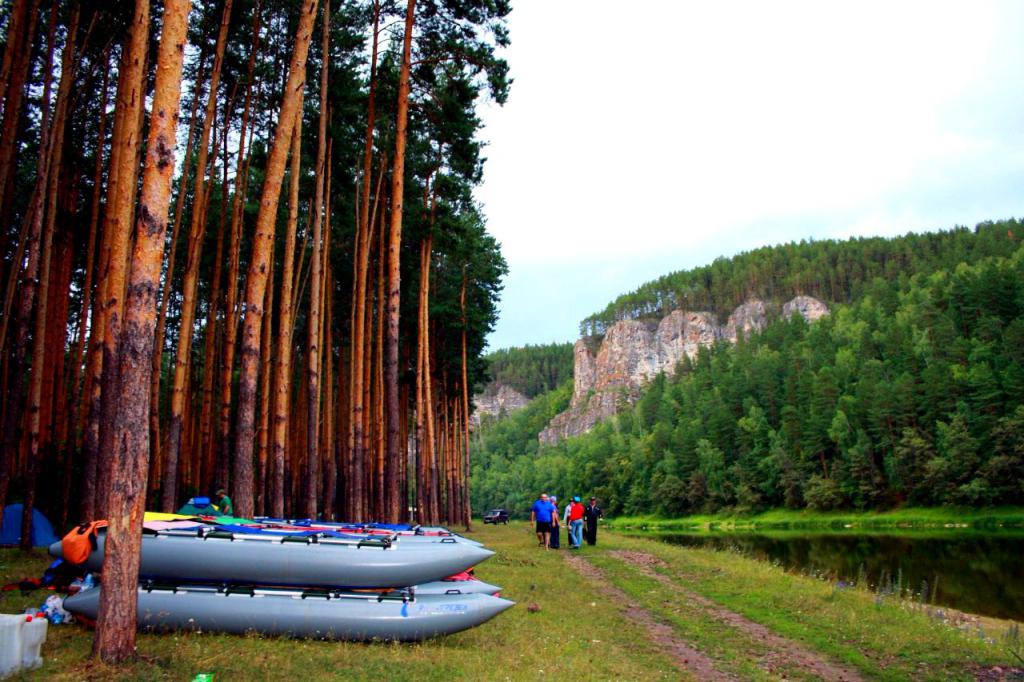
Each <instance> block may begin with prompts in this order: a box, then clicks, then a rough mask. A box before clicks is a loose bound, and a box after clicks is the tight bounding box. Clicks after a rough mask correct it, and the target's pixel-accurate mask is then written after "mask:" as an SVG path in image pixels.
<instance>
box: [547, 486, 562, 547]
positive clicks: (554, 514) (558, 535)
mask: <svg viewBox="0 0 1024 682" xmlns="http://www.w3.org/2000/svg"><path fill="white" fill-rule="evenodd" d="M551 505H552V506H553V507H554V509H553V510H552V511H551V537H550V539H549V540H548V547H550V548H551V549H561V548H562V526H561V524H560V523H559V520H558V498H557V497H555V496H554V495H552V496H551Z"/></svg>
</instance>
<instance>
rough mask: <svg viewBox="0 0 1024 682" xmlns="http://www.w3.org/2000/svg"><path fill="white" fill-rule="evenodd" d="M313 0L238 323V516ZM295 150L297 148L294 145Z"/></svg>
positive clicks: (270, 161) (248, 483)
mask: <svg viewBox="0 0 1024 682" xmlns="http://www.w3.org/2000/svg"><path fill="white" fill-rule="evenodd" d="M316 5H317V0H305V1H304V2H303V5H302V13H301V15H300V17H299V25H298V28H297V30H296V34H295V48H294V51H293V52H292V57H291V63H290V64H289V67H288V80H287V82H286V84H285V89H284V100H283V101H282V103H281V113H280V115H279V118H278V122H277V130H276V131H275V133H274V140H273V143H272V145H271V148H270V155H269V156H268V157H267V167H266V172H265V175H264V182H263V194H262V197H261V199H260V209H259V213H258V214H257V217H256V234H255V236H254V239H253V251H252V260H251V262H250V263H249V273H248V276H247V278H246V283H245V316H244V318H243V320H242V337H241V342H242V350H241V355H242V368H241V374H240V376H239V380H238V415H237V418H236V425H237V426H236V429H235V462H234V476H232V485H233V488H232V489H233V491H234V497H233V499H234V501H235V504H236V513H238V514H240V515H242V516H251V515H252V468H253V461H252V455H253V440H254V435H255V433H254V416H255V410H256V375H257V373H258V369H259V361H260V357H259V355H260V346H259V341H260V339H259V332H260V326H261V323H262V320H263V298H264V293H265V291H266V286H267V269H268V267H269V264H270V259H271V256H272V255H273V247H274V223H275V222H276V218H277V204H278V200H279V199H280V196H281V180H282V178H283V177H284V166H285V161H286V160H287V157H288V148H289V146H291V141H290V138H291V137H292V130H293V129H294V128H295V126H296V122H297V120H298V118H299V117H300V116H301V102H302V91H303V87H302V86H303V84H304V83H305V77H306V55H307V54H308V52H309V43H310V39H311V38H312V36H313V22H314V19H315V18H316ZM297 146H298V145H297Z"/></svg>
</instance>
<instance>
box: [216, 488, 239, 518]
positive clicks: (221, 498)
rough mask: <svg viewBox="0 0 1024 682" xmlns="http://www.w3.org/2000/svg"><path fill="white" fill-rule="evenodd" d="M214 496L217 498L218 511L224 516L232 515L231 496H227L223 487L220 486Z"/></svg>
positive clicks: (233, 508)
mask: <svg viewBox="0 0 1024 682" xmlns="http://www.w3.org/2000/svg"><path fill="white" fill-rule="evenodd" d="M215 497H216V498H217V506H218V507H220V513H221V514H224V515H225V516H234V514H235V505H234V504H233V503H232V502H231V498H230V497H228V494H227V492H226V491H225V490H224V488H220V489H219V490H218V491H217V494H216V496H215Z"/></svg>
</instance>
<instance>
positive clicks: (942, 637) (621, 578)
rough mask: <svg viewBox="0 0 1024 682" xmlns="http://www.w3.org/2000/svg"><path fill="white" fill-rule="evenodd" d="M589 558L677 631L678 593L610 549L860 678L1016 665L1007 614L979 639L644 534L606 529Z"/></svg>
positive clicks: (736, 663)
mask: <svg viewBox="0 0 1024 682" xmlns="http://www.w3.org/2000/svg"><path fill="white" fill-rule="evenodd" d="M599 549H600V552H598V553H597V554H596V555H595V556H594V557H593V559H592V560H593V561H594V562H595V563H596V564H598V565H600V566H602V567H603V568H606V573H607V574H608V575H609V576H610V577H611V578H612V579H613V582H615V584H616V585H618V586H619V587H620V588H621V589H623V590H624V591H625V592H626V593H627V594H629V595H630V596H631V597H633V598H635V599H637V600H638V601H639V602H640V603H641V604H642V605H643V606H645V607H646V608H647V609H648V610H650V611H652V612H653V613H654V614H655V615H656V616H659V617H661V618H664V619H667V620H669V621H671V622H672V624H673V625H674V626H675V627H676V628H677V630H678V631H679V632H680V633H681V634H682V635H683V636H685V637H688V638H691V639H693V641H697V638H699V637H701V636H702V633H701V632H699V631H695V623H696V621H694V619H692V618H689V617H687V614H686V608H685V604H680V602H681V601H685V598H684V597H679V596H675V597H673V595H669V594H667V590H666V589H665V587H664V586H663V585H660V584H656V583H652V581H651V580H650V579H649V578H647V577H646V576H643V575H641V574H639V573H638V572H637V571H636V570H635V569H634V568H633V567H632V566H630V565H628V564H626V563H625V562H624V561H622V560H620V559H616V558H615V556H614V554H613V553H612V552H613V551H614V550H631V551H642V552H645V553H647V554H650V555H653V556H655V557H657V558H658V559H661V560H662V561H663V562H665V564H664V566H662V567H660V568H658V569H656V570H657V572H658V573H661V574H662V575H665V576H668V577H669V578H670V579H671V580H672V581H673V582H674V584H676V585H678V586H679V587H680V588H681V589H683V590H690V591H693V592H696V593H698V594H700V595H703V596H704V597H707V598H710V599H711V600H713V601H714V602H716V603H717V604H718V605H720V606H724V607H726V608H728V609H730V610H732V611H735V612H737V613H740V614H742V615H744V616H746V617H747V618H748V619H750V620H752V621H755V622H758V623H761V624H763V625H765V626H767V627H768V628H770V629H771V630H773V631H774V632H776V633H778V634H780V635H783V636H785V637H787V638H790V639H792V640H795V641H797V642H800V643H802V644H803V645H805V646H806V647H807V648H809V649H812V650H815V651H818V652H821V653H824V654H827V655H828V656H830V657H831V658H832V659H833V660H836V661H839V662H841V663H843V664H846V665H849V666H852V667H855V668H857V669H859V670H860V672H861V673H862V674H863V675H864V676H865V677H867V678H870V679H883V680H903V679H937V680H938V679H973V675H972V674H971V672H970V671H971V670H972V669H973V668H975V667H978V666H994V665H1001V666H1008V665H1014V664H1018V665H1019V663H1016V662H1015V659H1014V658H1013V656H1012V654H1011V653H1010V652H1009V651H1008V650H1007V649H1006V648H1005V647H1003V646H1002V645H1001V641H1002V637H1001V633H1002V632H1003V631H1005V630H1006V629H1007V628H1008V627H1009V625H1010V624H1009V623H1008V622H1006V621H997V620H995V619H981V620H980V621H979V622H980V623H982V624H983V627H985V628H986V630H985V632H986V639H985V640H982V639H981V638H979V637H978V636H977V635H976V630H973V629H972V631H971V632H967V633H965V632H963V631H961V630H958V629H956V628H953V627H950V626H949V625H945V624H943V623H941V622H939V621H938V620H936V619H934V618H932V617H930V616H929V615H928V614H927V613H925V612H923V611H922V610H920V609H915V608H909V607H908V604H907V603H905V602H900V601H898V600H896V599H894V598H893V599H878V598H877V597H876V595H874V594H873V593H871V592H869V591H867V590H857V589H836V587H835V586H833V585H831V584H830V583H826V582H823V581H820V580H816V579H813V578H808V577H804V576H797V575H792V574H789V573H786V572H785V571H783V570H782V569H780V568H778V567H776V566H772V565H771V564H768V563H765V562H761V561H757V560H754V559H749V558H746V557H743V556H740V555H737V554H735V553H732V552H724V551H714V550H705V549H694V548H685V547H678V546H673V545H668V544H664V543H659V542H655V541H652V540H648V539H643V538H631V537H623V536H620V535H618V534H615V533H607V534H605V538H604V541H603V542H602V543H601V546H600V548H599ZM715 644H717V645H718V648H719V650H718V651H717V652H716V653H715V655H716V657H717V658H719V659H721V660H723V661H724V662H725V665H726V667H727V668H728V667H733V668H742V667H743V666H745V665H750V664H751V663H752V662H753V660H756V658H757V656H758V654H757V652H756V650H754V649H752V648H751V646H750V645H749V644H748V643H746V642H745V641H744V638H743V637H741V636H733V637H732V639H731V640H730V639H727V638H719V639H717V640H716V642H715Z"/></svg>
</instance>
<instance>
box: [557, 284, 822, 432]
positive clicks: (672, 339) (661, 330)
mask: <svg viewBox="0 0 1024 682" xmlns="http://www.w3.org/2000/svg"><path fill="white" fill-rule="evenodd" d="M776 311H778V308H775V307H770V306H769V305H768V304H766V303H765V302H764V301H759V300H752V301H747V302H746V303H744V304H742V305H740V306H739V307H737V308H736V310H734V311H733V312H732V314H731V315H730V316H729V319H728V320H727V321H726V323H725V324H724V325H719V323H718V320H717V318H716V317H715V316H714V315H713V314H711V313H705V312H688V311H684V310H676V311H673V312H672V313H670V314H669V315H668V316H666V317H665V318H663V319H662V320H661V321H660V322H652V321H643V320H622V321H619V322H616V323H615V324H613V325H612V326H611V327H610V328H609V329H608V332H607V334H605V337H604V339H603V340H602V341H601V343H600V345H599V346H597V347H596V348H595V347H594V346H595V345H596V344H593V342H592V341H590V340H586V339H580V340H579V341H577V342H576V345H575V347H574V349H573V355H574V360H575V366H574V370H573V393H572V402H571V403H570V404H569V409H568V410H566V411H565V412H563V413H561V414H559V415H557V416H556V417H555V418H554V419H552V420H551V423H550V424H548V427H547V428H546V429H545V430H544V431H541V433H540V441H541V443H548V444H551V443H557V442H558V441H560V440H562V439H563V438H569V437H571V436H578V435H579V434H581V433H585V432H587V431H589V430H590V429H591V428H593V427H594V425H595V424H597V423H598V422H599V421H602V420H604V419H607V418H608V417H610V416H612V415H613V414H615V412H616V411H617V410H618V408H619V407H620V406H621V405H623V404H632V403H633V402H635V401H636V400H637V398H638V397H639V396H640V393H641V390H642V388H643V386H644V384H646V383H647V382H648V381H650V380H651V379H652V378H654V377H655V376H656V375H657V374H659V373H661V372H665V373H666V374H668V375H670V376H671V375H672V374H674V373H675V371H676V367H677V366H678V364H679V362H680V360H682V359H683V357H690V358H693V357H694V356H696V355H697V352H698V351H699V350H700V348H701V347H702V346H711V345H713V344H714V343H715V342H717V341H720V340H724V341H728V342H730V343H735V341H736V339H737V338H738V337H739V335H740V334H749V333H750V332H753V331H758V330H761V329H764V327H765V326H766V325H767V324H768V322H769V320H770V319H771V318H772V316H773V315H776V314H778V313H777V312H776ZM828 312H829V311H828V306H827V305H825V304H824V303H822V302H821V301H819V300H818V299H816V298H812V297H810V296H797V297H796V298H794V299H793V300H792V301H788V302H787V303H785V304H784V305H783V306H782V310H781V315H782V316H783V317H790V316H792V315H802V316H803V317H804V319H806V320H807V321H808V322H813V321H815V320H817V319H819V318H821V317H822V316H824V315H827V314H828Z"/></svg>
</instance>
